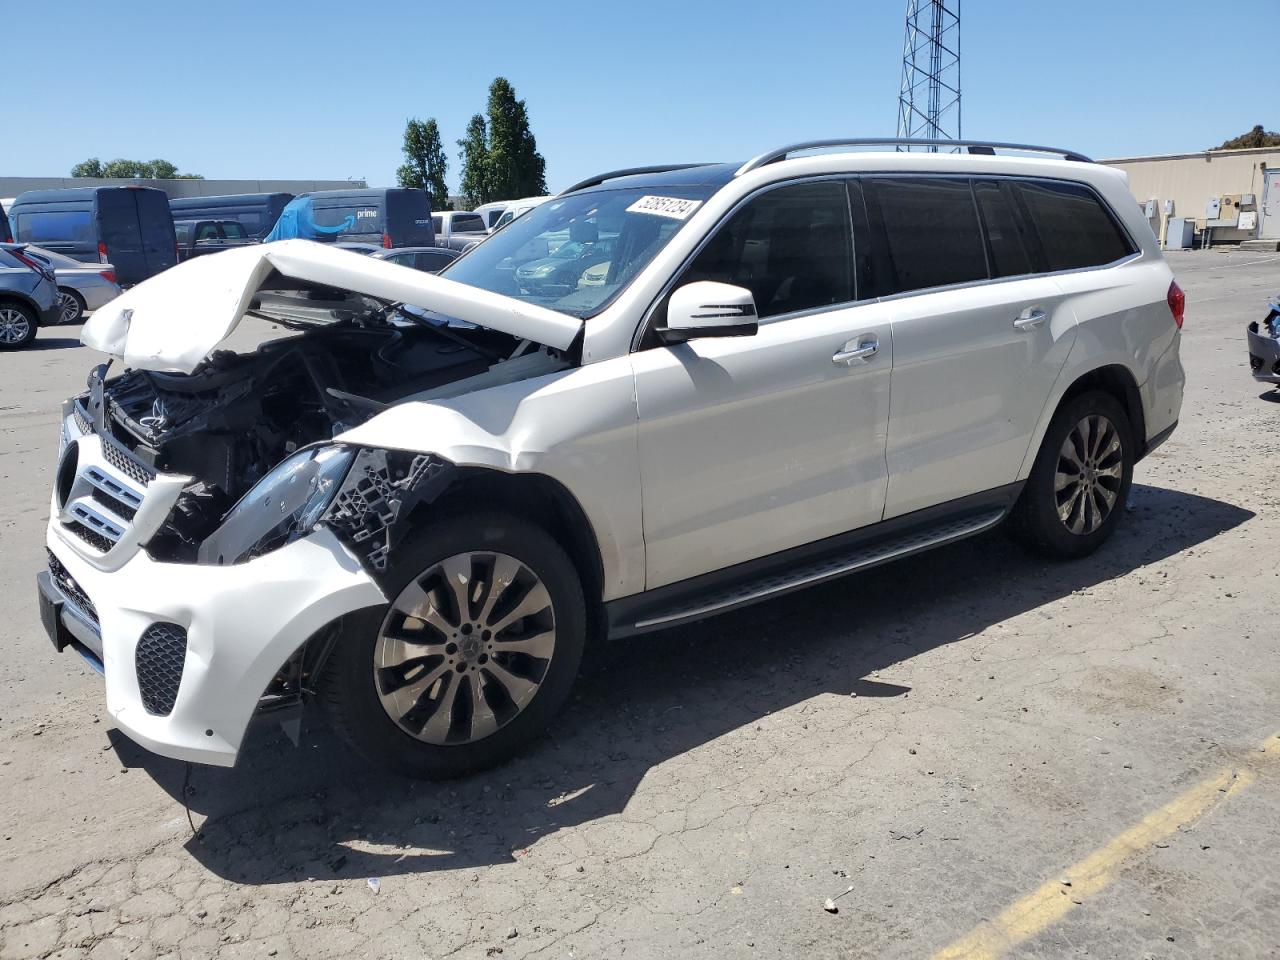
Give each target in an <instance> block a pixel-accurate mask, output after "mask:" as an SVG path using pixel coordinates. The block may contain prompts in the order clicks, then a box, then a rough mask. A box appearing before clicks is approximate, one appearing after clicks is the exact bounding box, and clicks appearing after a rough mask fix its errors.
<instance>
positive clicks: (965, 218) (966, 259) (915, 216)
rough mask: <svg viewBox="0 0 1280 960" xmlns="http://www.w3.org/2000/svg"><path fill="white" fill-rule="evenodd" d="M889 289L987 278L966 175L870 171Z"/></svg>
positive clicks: (869, 190) (870, 192) (904, 289)
mask: <svg viewBox="0 0 1280 960" xmlns="http://www.w3.org/2000/svg"><path fill="white" fill-rule="evenodd" d="M863 184H864V185H865V186H866V189H867V193H868V196H869V197H870V198H872V202H874V203H876V204H878V205H879V208H880V218H881V221H882V222H883V224H884V233H885V240H886V244H887V246H888V253H889V260H890V267H891V273H892V275H893V277H894V286H893V289H894V290H895V291H896V292H898V293H905V292H907V291H909V290H923V289H925V288H927V287H943V286H947V285H949V284H953V283H971V282H973V281H975V280H986V279H987V256H986V250H985V248H984V246H983V242H982V229H981V227H980V226H979V225H978V211H977V209H976V208H975V207H974V201H973V194H972V193H971V192H970V189H969V181H968V180H960V179H946V178H942V177H872V178H866V179H864V180H863Z"/></svg>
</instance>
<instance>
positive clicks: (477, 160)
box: [458, 113, 493, 210]
mask: <svg viewBox="0 0 1280 960" xmlns="http://www.w3.org/2000/svg"><path fill="white" fill-rule="evenodd" d="M458 146H460V147H461V148H462V152H461V153H460V154H458V157H459V159H460V160H461V161H462V184H461V190H462V201H463V203H464V204H466V205H467V206H468V207H470V208H471V209H473V210H474V209H475V208H476V207H478V206H480V204H482V203H488V202H489V201H490V200H492V199H493V195H492V194H491V192H490V190H489V131H488V127H487V125H486V124H485V122H484V116H483V115H481V114H479V113H477V114H476V115H475V116H474V117H472V118H471V120H470V121H469V122H468V123H467V135H466V136H465V137H463V138H462V139H461V140H459V141H458Z"/></svg>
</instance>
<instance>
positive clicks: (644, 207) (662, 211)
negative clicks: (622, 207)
mask: <svg viewBox="0 0 1280 960" xmlns="http://www.w3.org/2000/svg"><path fill="white" fill-rule="evenodd" d="M700 206H702V201H701V200H681V199H680V198H679V197H641V198H640V199H639V200H637V201H636V202H635V203H633V204H632V205H631V206H629V207H627V213H651V214H654V215H655V216H659V217H670V218H671V219H672V220H686V219H688V217H689V214H691V213H693V211H695V210H697V209H698V207H700Z"/></svg>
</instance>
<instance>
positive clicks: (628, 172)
mask: <svg viewBox="0 0 1280 960" xmlns="http://www.w3.org/2000/svg"><path fill="white" fill-rule="evenodd" d="M705 166H707V164H705V163H663V164H659V165H658V166H656V167H626V168H624V169H622V170H610V171H609V172H608V173H602V174H600V175H599V176H596V177H588V178H587V179H586V180H579V181H578V182H577V183H575V184H574V185H573V186H572V187H569V188H568V189H566V190H561V191H560V192H559V193H557V194H556V196H557V197H563V196H564V195H565V194H566V193H576V192H577V191H578V190H585V189H587V187H596V186H599V185H600V184H602V183H604V182H605V181H606V180H617V179H618V178H619V177H634V176H636V175H637V174H641V173H668V172H670V171H672V170H688V169H690V168H692V167H705Z"/></svg>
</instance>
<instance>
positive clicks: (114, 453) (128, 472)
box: [101, 437, 156, 487]
mask: <svg viewBox="0 0 1280 960" xmlns="http://www.w3.org/2000/svg"><path fill="white" fill-rule="evenodd" d="M101 440H102V455H103V457H105V458H106V461H107V463H109V464H111V465H112V466H113V467H115V468H116V469H117V470H119V471H120V472H121V473H123V474H124V475H125V476H126V477H128V478H129V479H130V480H132V481H134V482H135V483H140V484H142V485H143V486H144V487H145V486H146V485H147V484H149V483H150V482H151V481H152V480H154V479H155V478H156V473H155V471H154V470H152V469H151V468H150V467H148V466H146V465H145V464H143V463H139V462H138V461H137V460H135V459H134V458H133V457H131V456H130V455H129V454H127V453H125V452H124V451H123V450H121V449H120V448H119V447H118V446H116V444H115V443H114V442H112V440H111V439H110V438H108V437H102V438H101Z"/></svg>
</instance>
